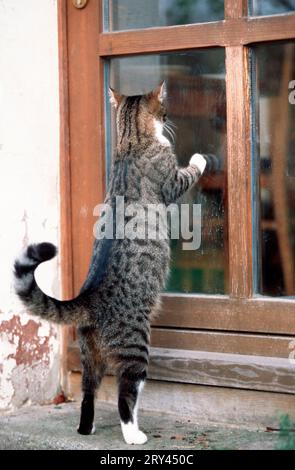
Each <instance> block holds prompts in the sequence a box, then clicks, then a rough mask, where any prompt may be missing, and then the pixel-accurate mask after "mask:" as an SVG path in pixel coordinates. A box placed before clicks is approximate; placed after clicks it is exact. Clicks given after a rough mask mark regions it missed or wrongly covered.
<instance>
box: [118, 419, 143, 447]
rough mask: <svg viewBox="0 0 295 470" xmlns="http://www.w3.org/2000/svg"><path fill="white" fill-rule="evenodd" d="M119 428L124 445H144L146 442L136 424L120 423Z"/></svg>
mask: <svg viewBox="0 0 295 470" xmlns="http://www.w3.org/2000/svg"><path fill="white" fill-rule="evenodd" d="M121 428H122V433H123V437H124V440H125V442H126V444H144V443H145V442H146V441H147V437H146V435H145V434H144V432H142V431H140V430H139V429H138V426H137V423H130V422H129V423H123V422H122V421H121Z"/></svg>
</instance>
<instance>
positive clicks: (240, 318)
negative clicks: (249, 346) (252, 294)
mask: <svg viewBox="0 0 295 470" xmlns="http://www.w3.org/2000/svg"><path fill="white" fill-rule="evenodd" d="M153 324H154V325H157V326H169V327H176V328H196V329H210V330H224V331H249V332H261V333H278V334H286V335H294V334H295V303H294V300H286V299H285V300H281V299H275V298H270V297H257V298H252V299H243V300H240V299H229V298H228V297H225V296H204V295H203V296H196V295H195V296H188V295H173V294H165V295H163V296H162V309H161V313H160V315H159V316H158V318H156V319H155V320H154V323H153Z"/></svg>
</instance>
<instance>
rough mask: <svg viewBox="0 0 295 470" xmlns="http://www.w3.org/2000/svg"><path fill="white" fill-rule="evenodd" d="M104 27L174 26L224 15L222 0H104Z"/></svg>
mask: <svg viewBox="0 0 295 470" xmlns="http://www.w3.org/2000/svg"><path fill="white" fill-rule="evenodd" d="M104 5H105V8H104V20H105V21H104V23H105V30H109V31H119V30H124V29H139V28H149V27H157V26H171V25H180V24H189V23H202V22H204V21H216V20H221V19H223V17H224V1H223V0H207V1H206V2H204V0H149V1H148V2H147V1H146V0H105V1H104Z"/></svg>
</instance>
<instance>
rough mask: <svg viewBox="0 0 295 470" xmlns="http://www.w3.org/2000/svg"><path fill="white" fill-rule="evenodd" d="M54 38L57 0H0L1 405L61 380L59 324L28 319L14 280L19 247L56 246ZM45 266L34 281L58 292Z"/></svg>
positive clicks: (51, 391)
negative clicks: (39, 243) (32, 244)
mask: <svg viewBox="0 0 295 470" xmlns="http://www.w3.org/2000/svg"><path fill="white" fill-rule="evenodd" d="M57 41H58V40H57V1H56V0H26V1H22V0H0V86H1V88H0V215H1V222H0V228H1V230H0V410H1V409H2V410H3V409H9V408H14V407H17V406H20V405H22V404H25V403H31V402H43V401H46V400H50V399H52V398H53V396H54V395H55V393H56V391H57V386H58V383H59V342H58V328H57V327H56V326H54V325H49V324H48V323H47V322H45V321H39V319H38V318H37V317H29V316H28V315H27V314H26V313H25V312H24V309H23V307H22V306H21V305H20V303H19V302H18V300H17V299H16V297H15V295H14V293H13V289H12V285H11V271H12V263H13V259H14V257H15V256H16V255H17V254H18V252H19V251H20V249H21V248H22V247H23V246H25V245H26V244H27V243H28V242H34V241H52V242H53V243H55V244H57V245H59V242H58V238H59V190H58V189H59V188H58V177H59V103H58V42H57ZM46 264H47V265H49V264H50V266H48V267H46V266H44V268H47V269H41V268H40V270H41V271H42V272H43V271H44V272H43V274H42V273H41V275H40V276H39V277H40V282H39V284H40V285H41V286H42V288H43V289H44V290H45V291H46V292H47V293H52V294H53V295H55V296H58V293H59V287H58V286H59V274H58V273H59V271H58V264H57V261H56V260H54V261H51V262H50V263H46ZM42 268H43V266H42ZM39 277H38V279H39Z"/></svg>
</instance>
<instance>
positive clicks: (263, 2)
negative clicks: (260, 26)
mask: <svg viewBox="0 0 295 470" xmlns="http://www.w3.org/2000/svg"><path fill="white" fill-rule="evenodd" d="M294 11H295V0H252V5H251V14H253V15H254V16H259V15H276V14H279V13H289V12H294Z"/></svg>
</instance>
